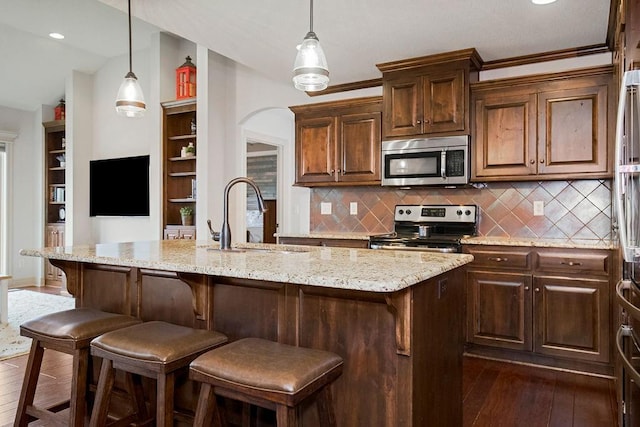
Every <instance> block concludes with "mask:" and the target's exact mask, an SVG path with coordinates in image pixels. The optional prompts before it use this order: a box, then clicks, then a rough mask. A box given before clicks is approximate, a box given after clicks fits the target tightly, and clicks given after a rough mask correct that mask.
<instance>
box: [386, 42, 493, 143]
mask: <svg viewBox="0 0 640 427" xmlns="http://www.w3.org/2000/svg"><path fill="white" fill-rule="evenodd" d="M481 64H482V60H481V59H480V57H479V55H478V53H477V52H476V51H475V49H466V50H462V51H455V52H450V53H445V54H438V55H431V56H425V57H421V58H412V59H407V60H402V61H394V62H389V63H385V64H378V65H377V67H378V69H380V71H382V82H383V85H382V91H383V99H384V106H383V120H382V135H383V139H393V138H403V137H411V136H425V135H439V134H468V133H469V84H470V82H475V81H477V80H478V69H479V68H480V66H481Z"/></svg>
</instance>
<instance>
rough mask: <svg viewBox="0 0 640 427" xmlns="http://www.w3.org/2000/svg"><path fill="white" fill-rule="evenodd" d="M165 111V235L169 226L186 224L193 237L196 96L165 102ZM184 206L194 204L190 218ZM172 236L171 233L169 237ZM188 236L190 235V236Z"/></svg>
mask: <svg viewBox="0 0 640 427" xmlns="http://www.w3.org/2000/svg"><path fill="white" fill-rule="evenodd" d="M162 111H163V122H164V123H163V138H162V141H163V144H162V146H163V150H162V151H163V156H162V158H163V193H164V194H163V203H162V206H163V209H162V216H163V225H164V228H165V231H164V235H165V238H170V236H171V233H170V231H171V229H175V227H173V228H172V227H169V226H185V227H181V230H183V231H184V230H186V231H187V232H186V234H184V235H182V234H181V235H180V237H179V238H193V236H195V226H193V224H194V222H193V213H194V212H195V211H196V209H195V207H196V156H197V147H196V99H195V98H189V99H186V100H179V101H170V102H164V103H162ZM182 208H191V209H190V210H191V216H190V219H187V218H188V217H187V216H185V218H184V219H183V216H182V215H181V212H180V211H181V209H182ZM167 236H169V237H167ZM187 236H188V237H187Z"/></svg>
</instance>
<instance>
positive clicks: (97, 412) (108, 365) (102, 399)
mask: <svg viewBox="0 0 640 427" xmlns="http://www.w3.org/2000/svg"><path fill="white" fill-rule="evenodd" d="M114 381H115V370H114V369H113V362H112V361H111V360H103V361H102V367H101V368H100V378H99V379H98V389H97V390H96V401H95V405H94V408H93V413H92V414H91V422H90V423H89V427H102V426H105V425H106V424H107V415H108V414H109V397H110V395H111V390H112V389H113V383H114Z"/></svg>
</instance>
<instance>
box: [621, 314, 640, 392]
mask: <svg viewBox="0 0 640 427" xmlns="http://www.w3.org/2000/svg"><path fill="white" fill-rule="evenodd" d="M632 330H633V329H632V328H631V327H630V326H627V325H620V327H619V328H618V333H617V334H616V350H617V351H618V355H619V356H620V360H621V361H622V364H623V365H624V368H625V372H626V373H627V374H629V376H630V377H631V379H632V380H633V381H635V383H636V384H640V374H638V371H636V368H634V367H633V365H632V364H631V362H629V359H627V356H626V355H625V354H624V350H623V349H622V339H623V338H624V337H625V336H626V337H629V339H633V337H632V336H631V331H632Z"/></svg>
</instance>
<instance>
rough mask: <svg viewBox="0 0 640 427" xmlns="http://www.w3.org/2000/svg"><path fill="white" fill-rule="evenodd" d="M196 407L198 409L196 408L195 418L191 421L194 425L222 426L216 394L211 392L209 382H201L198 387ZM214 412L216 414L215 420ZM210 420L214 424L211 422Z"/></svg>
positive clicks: (211, 388)
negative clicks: (198, 393)
mask: <svg viewBox="0 0 640 427" xmlns="http://www.w3.org/2000/svg"><path fill="white" fill-rule="evenodd" d="M197 409H198V410H196V415H195V419H194V421H193V425H194V426H209V425H214V426H216V427H221V426H222V422H221V420H220V416H219V411H218V408H217V403H216V395H215V393H214V392H213V387H211V386H210V385H209V384H202V386H201V388H200V395H199V396H198V405H197ZM214 414H215V415H216V417H215V418H216V419H215V420H214ZM214 421H215V422H214ZM212 422H213V423H214V424H211V423H212Z"/></svg>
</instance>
